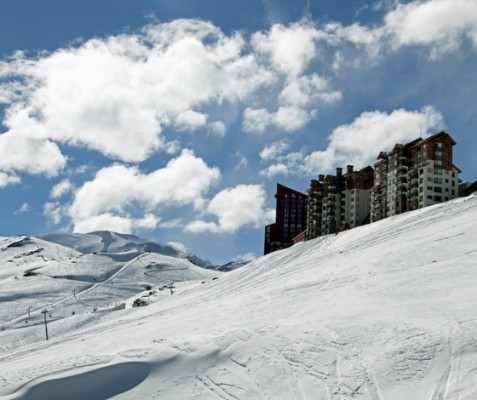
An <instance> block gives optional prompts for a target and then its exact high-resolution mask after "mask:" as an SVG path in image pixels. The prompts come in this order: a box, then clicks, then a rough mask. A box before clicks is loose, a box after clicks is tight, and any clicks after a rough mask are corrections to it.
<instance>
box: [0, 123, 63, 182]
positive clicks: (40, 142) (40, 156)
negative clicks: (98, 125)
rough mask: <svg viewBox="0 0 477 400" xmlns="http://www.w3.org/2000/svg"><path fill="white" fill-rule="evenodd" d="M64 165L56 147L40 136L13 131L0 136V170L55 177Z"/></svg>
mask: <svg viewBox="0 0 477 400" xmlns="http://www.w3.org/2000/svg"><path fill="white" fill-rule="evenodd" d="M65 165H66V157H65V156H64V155H63V154H62V153H61V151H60V149H59V148H58V146H57V145H56V144H55V143H53V142H52V141H50V140H45V139H44V138H43V137H41V135H34V134H30V133H22V132H16V131H14V130H10V131H8V132H6V133H4V134H2V135H0V170H3V171H10V172H11V171H26V172H28V173H30V174H44V175H47V176H55V175H57V174H58V172H59V171H60V170H61V169H63V168H64V166H65Z"/></svg>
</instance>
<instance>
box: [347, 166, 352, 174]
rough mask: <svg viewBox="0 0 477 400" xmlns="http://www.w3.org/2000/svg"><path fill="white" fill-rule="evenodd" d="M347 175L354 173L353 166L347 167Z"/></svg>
mask: <svg viewBox="0 0 477 400" xmlns="http://www.w3.org/2000/svg"><path fill="white" fill-rule="evenodd" d="M346 173H347V174H352V173H353V166H352V165H347V166H346Z"/></svg>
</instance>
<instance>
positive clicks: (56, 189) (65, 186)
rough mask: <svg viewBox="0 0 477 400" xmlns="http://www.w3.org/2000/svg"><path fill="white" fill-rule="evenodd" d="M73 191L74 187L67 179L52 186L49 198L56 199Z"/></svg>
mask: <svg viewBox="0 0 477 400" xmlns="http://www.w3.org/2000/svg"><path fill="white" fill-rule="evenodd" d="M73 189H74V185H73V184H72V183H71V182H70V181H69V180H68V179H63V180H62V181H61V182H58V183H57V184H56V185H55V186H53V188H52V189H51V192H50V198H52V199H58V198H60V197H63V196H64V195H65V194H67V193H69V192H71V191H72V190H73Z"/></svg>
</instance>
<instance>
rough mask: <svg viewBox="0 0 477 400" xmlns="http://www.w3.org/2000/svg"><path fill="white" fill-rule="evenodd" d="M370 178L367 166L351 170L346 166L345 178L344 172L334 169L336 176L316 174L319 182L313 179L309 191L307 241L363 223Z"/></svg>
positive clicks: (367, 210) (368, 202)
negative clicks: (358, 169)
mask: <svg viewBox="0 0 477 400" xmlns="http://www.w3.org/2000/svg"><path fill="white" fill-rule="evenodd" d="M373 178H374V171H373V169H372V168H371V167H370V166H368V167H366V168H363V169H362V170H360V171H354V169H353V166H352V165H348V166H347V169H346V174H344V175H343V169H342V168H337V169H336V175H326V176H325V175H319V176H318V180H315V179H314V180H312V181H311V183H310V188H309V189H308V216H307V233H308V235H307V237H308V239H313V238H315V237H318V236H321V235H327V234H330V233H336V232H338V231H340V230H344V229H349V228H354V227H356V226H359V225H362V224H363V223H365V222H366V221H367V220H368V219H369V205H370V189H371V188H372V186H373Z"/></svg>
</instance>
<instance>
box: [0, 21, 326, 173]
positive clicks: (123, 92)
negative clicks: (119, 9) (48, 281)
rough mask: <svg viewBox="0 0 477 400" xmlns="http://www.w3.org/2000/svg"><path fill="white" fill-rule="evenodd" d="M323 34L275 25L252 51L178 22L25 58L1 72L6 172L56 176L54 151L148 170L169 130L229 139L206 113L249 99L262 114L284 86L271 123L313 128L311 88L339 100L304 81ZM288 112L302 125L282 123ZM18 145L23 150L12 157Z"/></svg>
mask: <svg viewBox="0 0 477 400" xmlns="http://www.w3.org/2000/svg"><path fill="white" fill-rule="evenodd" d="M318 35H319V31H318V30H316V29H315V28H313V27H312V26H310V25H309V24H305V23H304V22H301V23H296V24H293V25H290V26H288V27H286V26H283V25H275V26H273V27H272V28H271V29H270V31H268V32H259V33H256V34H254V35H252V37H251V39H250V43H251V46H249V43H247V40H246V38H244V36H243V35H241V34H239V33H234V34H231V35H229V36H227V35H225V34H224V33H223V32H222V31H221V30H220V29H219V28H217V27H216V26H214V25H213V24H211V23H208V22H204V21H199V20H175V21H172V22H169V23H165V24H155V25H149V26H147V27H145V28H144V29H143V30H142V31H140V32H137V33H134V34H122V35H116V36H110V37H107V38H95V39H91V40H88V41H86V42H83V43H81V44H79V45H76V46H71V47H69V48H64V49H59V50H57V51H54V52H51V53H42V54H40V55H39V56H38V57H37V58H34V59H30V58H28V57H27V56H26V55H25V54H23V53H21V52H19V53H17V54H15V56H12V57H11V58H10V59H8V60H6V61H3V62H2V63H1V64H0V79H1V78H4V79H2V82H1V86H0V101H2V102H4V103H5V104H6V110H7V112H6V116H5V119H4V121H3V125H4V126H5V127H6V128H7V131H6V132H4V133H3V134H1V135H0V168H1V169H2V170H4V171H13V170H18V171H25V172H28V173H31V174H46V175H55V174H56V173H58V171H60V170H61V169H62V168H63V167H64V166H65V164H66V161H67V159H66V157H65V156H64V155H63V154H62V153H61V151H60V149H59V147H58V144H63V143H66V144H68V145H70V146H76V147H84V148H88V149H91V150H94V151H97V152H100V153H102V154H104V155H105V156H107V157H110V158H112V159H116V160H120V161H126V162H142V161H144V160H145V159H147V158H148V157H150V156H151V155H152V154H153V153H155V152H157V151H159V150H165V151H170V150H171V148H172V149H175V148H176V146H177V144H178V142H177V141H175V140H174V139H173V140H172V145H171V143H170V142H168V141H167V140H166V139H165V137H164V134H163V131H164V128H169V130H171V129H172V131H174V130H175V131H178V132H180V131H194V130H197V129H204V130H205V131H208V132H211V133H213V134H215V135H217V136H219V137H220V136H223V135H224V134H225V132H226V126H225V123H224V121H220V120H218V121H213V122H210V123H209V122H208V118H209V114H208V111H207V110H208V107H209V108H211V107H220V105H221V104H223V103H224V102H228V103H233V104H245V103H244V102H245V101H247V102H250V100H251V99H253V102H254V107H253V109H254V110H260V109H261V108H263V107H260V106H259V104H260V103H267V102H268V100H269V98H270V97H269V96H268V94H267V95H266V96H265V97H262V94H261V92H260V90H261V89H263V88H268V90H273V91H278V93H277V96H276V97H278V95H279V93H280V92H281V91H282V88H283V86H284V85H287V88H286V89H285V90H284V91H283V93H282V95H281V99H282V100H281V101H282V103H283V104H279V107H277V111H275V112H273V115H274V117H273V118H272V122H273V123H275V124H276V126H278V127H281V128H283V129H285V130H296V129H299V127H301V126H303V125H304V124H306V123H307V121H309V120H310V118H309V117H307V116H306V114H307V113H310V112H311V110H309V109H308V108H307V107H305V105H308V103H309V102H310V101H312V97H313V96H311V91H310V90H308V89H307V87H308V86H310V87H312V89H313V90H312V91H316V90H319V91H324V92H325V94H324V96H325V97H326V96H328V97H330V98H332V97H333V96H335V94H334V92H333V91H330V90H329V89H328V88H327V87H326V86H327V85H326V82H325V81H324V80H323V78H320V77H317V76H311V77H309V78H306V77H303V76H302V75H303V73H304V70H305V69H306V66H307V65H308V64H309V62H310V60H311V59H313V58H314V57H315V55H316V48H315V40H316V38H317V36H318ZM178 66H179V67H178ZM286 77H288V78H286ZM287 79H288V83H285V82H286V81H287ZM307 79H308V81H307ZM292 81H295V83H292ZM293 85H294V86H295V88H292V86H293ZM328 92H330V93H329V94H327V93H328ZM307 98H308V100H307ZM328 100H329V99H328ZM297 103H299V105H298V104H297ZM305 103H306V104H305ZM293 107H294V108H293ZM298 107H300V108H298ZM291 113H292V114H294V115H297V116H298V118H299V122H296V123H294V124H290V123H288V121H286V122H285V121H284V117H285V116H287V115H290V114H291ZM255 114H256V113H255ZM275 114H276V115H275ZM257 118H258V117H257ZM257 118H255V120H257ZM251 129H252V128H251ZM261 129H262V128H261V125H260V124H259V125H258V130H259V131H260V130H261ZM168 133H169V131H168ZM15 144H16V147H17V148H18V150H19V151H17V152H9V149H10V148H11V146H12V145H15ZM5 156H6V157H5Z"/></svg>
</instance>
